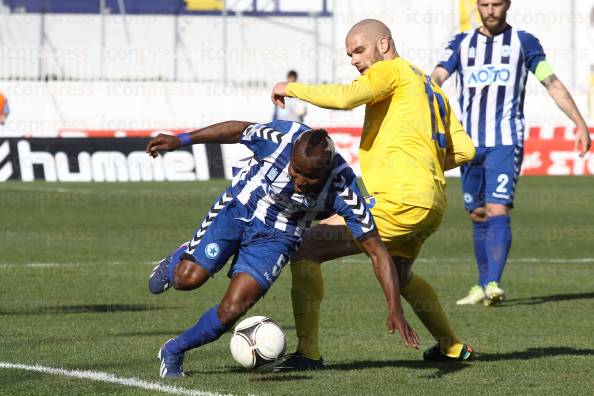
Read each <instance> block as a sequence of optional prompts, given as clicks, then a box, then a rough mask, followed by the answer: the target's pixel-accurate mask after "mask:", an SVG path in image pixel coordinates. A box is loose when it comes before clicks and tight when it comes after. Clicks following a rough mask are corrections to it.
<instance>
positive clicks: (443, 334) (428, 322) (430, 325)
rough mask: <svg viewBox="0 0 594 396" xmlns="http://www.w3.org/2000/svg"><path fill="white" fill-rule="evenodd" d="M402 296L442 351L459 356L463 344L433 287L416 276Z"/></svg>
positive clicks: (402, 292) (402, 290) (401, 291)
mask: <svg viewBox="0 0 594 396" xmlns="http://www.w3.org/2000/svg"><path fill="white" fill-rule="evenodd" d="M400 294H401V295H402V297H404V298H405V299H406V301H408V302H409V304H410V305H411V306H412V308H413V310H414V311H415V313H416V314H417V316H418V317H419V319H421V322H423V324H424V325H425V327H426V328H427V330H429V332H430V333H431V335H432V336H433V338H435V339H436V340H437V342H438V343H439V347H440V349H441V351H442V352H443V353H445V354H446V355H448V356H452V357H454V356H458V355H459V354H460V352H461V351H462V346H463V344H462V343H461V342H460V341H458V338H457V337H456V335H455V334H454V331H453V330H452V327H451V326H450V322H449V321H448V318H447V316H446V314H445V312H444V311H443V308H442V307H441V304H440V303H439V299H438V298H437V294H435V291H434V290H433V288H432V287H431V285H430V284H429V283H427V282H426V281H425V280H424V279H423V278H421V277H420V276H419V275H417V274H414V275H413V277H412V279H411V280H410V282H408V284H407V285H406V286H405V287H403V288H402V289H401V290H400Z"/></svg>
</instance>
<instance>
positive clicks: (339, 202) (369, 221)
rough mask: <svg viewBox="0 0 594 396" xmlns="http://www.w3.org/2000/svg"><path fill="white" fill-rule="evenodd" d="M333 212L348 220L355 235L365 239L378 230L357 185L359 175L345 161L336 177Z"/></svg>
mask: <svg viewBox="0 0 594 396" xmlns="http://www.w3.org/2000/svg"><path fill="white" fill-rule="evenodd" d="M334 188H335V194H334V197H333V202H332V207H333V212H334V213H336V214H338V215H340V216H341V217H342V218H343V219H344V220H345V222H346V225H347V227H348V228H349V230H350V231H351V234H352V235H353V237H354V238H355V239H356V240H358V241H363V240H365V239H367V238H368V237H370V236H372V235H375V233H376V232H377V230H376V227H375V222H374V221H373V216H372V215H371V212H370V210H369V208H368V207H367V204H366V203H365V199H364V198H363V195H362V194H361V191H360V190H359V186H357V177H356V176H355V173H354V172H353V170H352V169H351V168H350V167H349V166H348V165H347V164H346V163H345V164H344V166H343V167H342V169H341V170H340V171H339V172H338V173H337V175H336V177H335V179H334Z"/></svg>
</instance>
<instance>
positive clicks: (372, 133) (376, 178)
mask: <svg viewBox="0 0 594 396" xmlns="http://www.w3.org/2000/svg"><path fill="white" fill-rule="evenodd" d="M286 93H287V95H288V96H292V97H297V98H299V99H302V100H305V101H307V102H310V103H312V104H314V105H317V106H320V107H324V108H330V109H342V110H347V109H352V108H354V107H357V106H360V105H362V104H365V105H366V107H365V121H364V123H363V132H362V135H361V144H360V147H359V160H360V164H361V170H362V173H363V183H364V184H365V187H366V189H367V191H368V192H369V193H372V194H374V195H382V198H383V199H385V200H387V201H389V202H394V203H400V204H405V205H410V206H418V207H422V208H428V209H433V210H437V211H439V212H443V211H444V210H445V207H446V198H445V185H446V181H445V177H444V171H445V170H447V169H451V168H454V167H456V166H459V165H460V164H462V163H464V162H467V161H469V160H471V159H472V158H473V157H474V152H475V149H474V146H473V144H472V140H471V139H470V137H469V136H468V135H467V134H466V132H465V131H464V128H463V127H462V125H461V124H460V122H459V121H458V119H457V118H456V116H455V115H454V114H453V112H452V109H451V107H450V104H449V101H448V99H447V97H446V96H445V94H444V93H443V91H442V90H441V89H440V88H439V87H438V86H437V85H436V84H434V83H433V82H432V81H431V78H430V77H428V76H427V75H426V74H425V73H424V72H422V71H421V70H420V69H418V68H417V67H416V66H415V65H413V64H412V63H410V62H408V61H406V60H405V59H402V58H400V57H397V58H395V59H392V60H384V61H379V62H376V63H375V64H373V65H372V66H371V67H370V68H369V69H367V70H366V71H365V73H364V74H363V75H361V77H359V78H358V79H356V80H355V81H353V82H352V83H351V84H346V85H340V84H323V85H304V84H299V83H290V84H288V85H287V88H286Z"/></svg>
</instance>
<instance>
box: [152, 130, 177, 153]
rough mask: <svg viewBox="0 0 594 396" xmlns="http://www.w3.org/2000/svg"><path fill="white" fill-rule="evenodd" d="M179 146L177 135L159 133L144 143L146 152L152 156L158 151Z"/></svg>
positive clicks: (174, 148) (169, 149)
mask: <svg viewBox="0 0 594 396" xmlns="http://www.w3.org/2000/svg"><path fill="white" fill-rule="evenodd" d="M180 147H181V140H180V139H179V138H178V137H177V136H172V135H165V134H163V133H160V134H158V135H157V137H155V138H152V139H151V140H150V141H149V142H148V144H147V145H146V152H147V153H148V154H149V155H150V156H151V157H153V158H156V157H157V156H158V155H159V151H173V150H176V149H178V148H180Z"/></svg>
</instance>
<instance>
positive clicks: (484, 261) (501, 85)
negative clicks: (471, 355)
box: [431, 0, 591, 305]
mask: <svg viewBox="0 0 594 396" xmlns="http://www.w3.org/2000/svg"><path fill="white" fill-rule="evenodd" d="M510 5H511V1H510V0H478V1H477V8H478V11H479V14H480V17H481V21H482V24H483V25H482V26H481V27H479V28H477V29H474V30H470V31H467V32H463V33H459V34H457V35H456V36H454V38H453V39H452V40H451V41H450V43H449V44H448V46H447V48H446V50H445V53H444V55H443V58H442V60H441V61H440V62H439V64H438V65H437V66H436V68H435V70H434V71H433V73H432V74H431V77H432V78H433V80H434V81H435V82H436V83H437V84H438V85H440V86H441V85H442V84H443V82H444V81H445V80H446V79H448V78H449V77H450V76H451V75H452V74H454V73H457V77H458V78H457V88H458V101H459V102H460V108H461V111H462V122H463V125H464V127H465V129H466V131H467V132H468V133H469V134H470V136H471V137H472V141H473V143H474V145H475V147H476V149H477V155H476V157H475V159H474V160H473V161H472V162H471V163H468V164H466V165H464V166H463V167H462V192H463V198H464V206H465V208H466V210H467V211H468V212H469V213H470V219H471V220H472V224H473V240H474V252H475V256H476V262H477V266H478V272H479V277H478V284H477V285H476V286H473V287H472V288H471V289H470V291H469V293H468V295H467V296H466V297H464V298H462V299H460V300H459V301H458V302H457V304H459V305H464V304H479V303H483V304H485V305H492V304H496V303H498V302H500V301H501V300H503V298H504V296H505V294H504V291H503V289H502V288H501V285H500V283H501V276H502V274H503V268H504V267H505V263H506V261H507V256H508V253H509V250H510V247H511V242H512V234H511V226H510V209H511V208H512V207H513V200H514V193H515V189H516V183H517V181H518V175H519V172H520V166H521V164H522V154H523V146H524V113H523V109H524V96H525V93H526V92H525V89H526V80H527V78H528V72H531V73H533V74H534V75H535V76H536V78H537V79H538V80H539V81H540V82H541V83H542V84H543V85H544V86H545V88H546V89H547V91H548V93H549V95H550V96H551V97H552V98H553V100H554V101H555V103H556V104H557V106H558V107H559V108H560V109H561V110H562V111H563V112H564V113H565V114H566V115H567V116H568V117H569V118H570V119H571V120H572V121H573V122H574V123H575V126H576V136H575V148H576V150H577V149H578V148H579V149H580V155H581V156H582V157H583V156H584V155H585V154H586V152H587V151H588V150H589V149H590V145H591V141H590V136H589V133H588V127H587V125H586V122H585V121H584V118H583V117H582V115H581V114H580V112H579V110H578V108H577V106H576V105H575V102H574V101H573V99H572V97H571V94H570V93H569V92H568V91H567V89H566V88H565V86H564V85H563V83H561V81H560V80H559V79H558V78H557V76H556V75H555V73H554V72H553V69H552V67H551V65H550V64H549V63H548V62H547V60H546V56H545V53H544V50H543V48H542V46H541V45H540V43H539V41H538V39H537V38H536V37H534V36H533V35H532V34H530V33H527V32H525V31H523V30H519V29H516V28H514V27H512V26H510V25H509V24H508V23H507V22H506V16H507V11H508V10H509V8H510Z"/></svg>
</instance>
